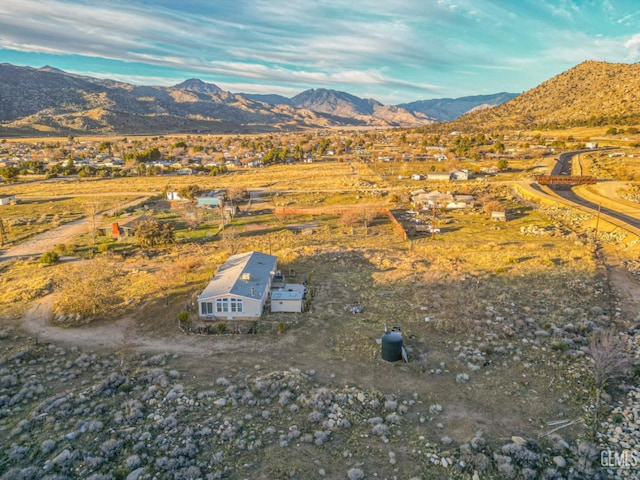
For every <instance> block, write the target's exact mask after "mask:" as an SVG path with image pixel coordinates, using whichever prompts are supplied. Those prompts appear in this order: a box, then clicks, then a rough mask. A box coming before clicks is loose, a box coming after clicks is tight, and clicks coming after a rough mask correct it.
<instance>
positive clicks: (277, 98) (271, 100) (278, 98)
mask: <svg viewBox="0 0 640 480" xmlns="http://www.w3.org/2000/svg"><path fill="white" fill-rule="evenodd" d="M240 95H242V96H243V97H245V98H248V99H250V100H255V101H257V102H264V103H268V104H269V105H291V99H290V98H287V97H284V96H282V95H277V94H275V93H271V94H269V93H266V94H265V93H241V94H240Z"/></svg>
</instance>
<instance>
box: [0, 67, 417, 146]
mask: <svg viewBox="0 0 640 480" xmlns="http://www.w3.org/2000/svg"><path fill="white" fill-rule="evenodd" d="M336 93H341V92H336ZM343 95H344V96H349V97H350V100H351V101H353V102H355V104H358V105H359V104H365V105H366V104H368V103H369V102H372V103H375V107H369V108H368V110H366V111H361V109H360V107H356V108H347V107H345V108H337V109H334V110H331V109H327V108H315V104H314V103H313V102H312V103H306V102H297V101H295V102H289V104H283V103H278V104H270V103H267V102H263V101H260V100H254V99H252V98H249V97H247V96H243V95H242V94H233V93H230V92H226V91H224V90H222V89H220V88H219V87H217V86H216V85H214V84H211V83H205V82H202V81H201V80H198V79H190V80H187V81H185V82H182V83H181V84H178V85H176V86H174V87H155V86H136V85H131V84H127V83H124V82H117V81H113V80H103V79H97V78H92V77H87V76H80V75H74V74H69V73H66V72H63V71H61V70H57V69H55V68H51V67H43V68H39V69H36V68H31V67H17V66H14V65H10V64H6V63H5V64H1V65H0V122H1V123H0V134H2V135H5V136H7V135H38V134H67V133H72V134H87V133H92V134H118V133H129V134H143V133H176V132H194V133H208V132H217V133H223V132H260V131H278V130H291V129H301V128H319V127H329V126H341V125H356V126H358V125H362V126H385V127H386V126H416V125H423V124H425V123H427V121H426V119H424V118H423V116H415V115H413V114H411V113H410V112H408V111H406V110H402V109H397V108H396V107H385V106H383V105H382V104H380V103H379V102H375V101H369V100H360V99H357V97H353V96H350V95H348V94H343ZM367 112H369V113H367Z"/></svg>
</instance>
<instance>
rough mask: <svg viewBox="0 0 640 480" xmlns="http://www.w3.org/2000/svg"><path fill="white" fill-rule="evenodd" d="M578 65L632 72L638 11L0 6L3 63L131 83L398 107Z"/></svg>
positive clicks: (438, 4) (493, 0)
mask: <svg viewBox="0 0 640 480" xmlns="http://www.w3.org/2000/svg"><path fill="white" fill-rule="evenodd" d="M584 60H602V61H608V62H625V63H633V62H637V61H640V3H639V2H638V1H637V0H584V1H578V0H555V1H552V0H393V1H387V2H385V1H380V0H318V1H310V0H296V1H291V0H210V1H207V0H202V1H197V0H158V1H149V0H128V1H121V0H103V1H89V0H85V1H83V0H15V1H4V2H2V3H0V62H8V63H13V64H15V65H28V66H33V67H40V66H43V65H51V66H54V67H57V68H60V69H62V70H66V71H69V72H73V73H81V74H87V75H92V76H97V77H102V78H112V79H115V80H122V81H127V82H130V83H134V84H146V85H174V84H176V83H179V82H181V81H183V80H185V79H187V78H192V77H196V78H200V79H202V80H204V81H207V82H212V83H215V84H217V85H218V86H220V87H221V88H224V89H225V90H230V91H233V92H247V93H278V94H282V95H286V96H293V95H295V94H297V93H300V92H301V91H303V90H306V89H309V88H332V89H336V90H344V91H347V92H349V93H352V94H354V95H357V96H360V97H364V98H375V99H377V100H379V101H381V102H383V103H386V104H396V103H401V102H408V101H413V100H423V99H430V98H442V97H462V96H467V95H481V94H487V93H497V92H500V91H509V92H516V93H519V92H522V91H525V90H528V89H530V88H533V87H535V86H536V85H538V84H540V83H541V82H543V81H545V80H547V79H549V78H551V77H553V76H555V75H557V74H559V73H561V72H563V71H565V70H567V69H569V68H571V67H573V66H575V65H577V64H578V63H580V62H582V61H584Z"/></svg>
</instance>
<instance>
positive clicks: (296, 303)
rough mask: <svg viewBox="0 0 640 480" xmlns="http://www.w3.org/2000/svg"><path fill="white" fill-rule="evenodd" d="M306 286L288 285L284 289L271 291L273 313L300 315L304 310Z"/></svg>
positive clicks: (299, 284) (298, 284)
mask: <svg viewBox="0 0 640 480" xmlns="http://www.w3.org/2000/svg"><path fill="white" fill-rule="evenodd" d="M304 292H305V286H304V285H303V284H301V283H287V284H285V285H284V287H282V288H278V289H276V290H272V291H271V312H272V313H273V312H289V313H299V312H302V310H303V309H304Z"/></svg>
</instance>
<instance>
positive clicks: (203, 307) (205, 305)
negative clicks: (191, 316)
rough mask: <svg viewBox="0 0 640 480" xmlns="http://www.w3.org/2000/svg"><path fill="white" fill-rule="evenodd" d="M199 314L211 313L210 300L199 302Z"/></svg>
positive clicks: (211, 305)
mask: <svg viewBox="0 0 640 480" xmlns="http://www.w3.org/2000/svg"><path fill="white" fill-rule="evenodd" d="M200 314H201V315H213V303H211V302H202V303H201V304H200Z"/></svg>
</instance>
